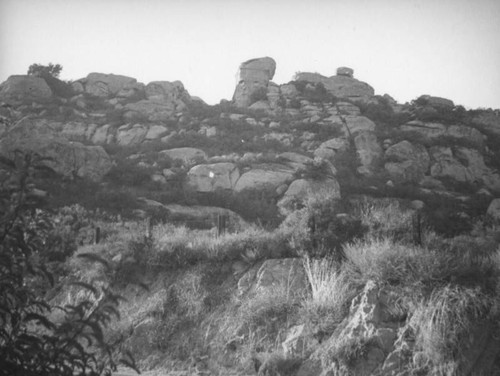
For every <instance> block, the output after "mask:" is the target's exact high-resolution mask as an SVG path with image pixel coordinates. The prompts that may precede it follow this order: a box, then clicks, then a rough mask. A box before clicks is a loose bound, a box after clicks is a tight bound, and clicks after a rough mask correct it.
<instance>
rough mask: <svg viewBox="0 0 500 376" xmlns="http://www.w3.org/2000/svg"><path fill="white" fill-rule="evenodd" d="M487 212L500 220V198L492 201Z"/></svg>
mask: <svg viewBox="0 0 500 376" xmlns="http://www.w3.org/2000/svg"><path fill="white" fill-rule="evenodd" d="M486 214H488V215H489V216H491V217H492V218H494V219H496V220H497V221H500V198H495V199H494V200H493V201H491V203H490V205H489V206H488V210H487V211H486Z"/></svg>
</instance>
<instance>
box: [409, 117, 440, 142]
mask: <svg viewBox="0 0 500 376" xmlns="http://www.w3.org/2000/svg"><path fill="white" fill-rule="evenodd" d="M399 129H400V130H401V131H402V132H404V133H410V134H411V133H415V134H417V135H420V136H422V137H423V138H424V140H427V141H428V140H434V139H436V138H438V137H443V136H444V135H445V134H446V126H445V125H443V124H440V123H426V122H423V121H420V120H412V121H410V122H408V123H406V124H403V125H402V126H400V127H399Z"/></svg>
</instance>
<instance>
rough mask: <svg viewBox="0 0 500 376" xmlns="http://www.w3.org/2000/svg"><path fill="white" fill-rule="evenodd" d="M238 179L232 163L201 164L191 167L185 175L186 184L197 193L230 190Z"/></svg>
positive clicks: (238, 172) (238, 175)
mask: <svg viewBox="0 0 500 376" xmlns="http://www.w3.org/2000/svg"><path fill="white" fill-rule="evenodd" d="M239 177H240V171H239V170H238V167H237V166H236V165H235V164H234V163H229V162H226V163H214V164H203V165H197V166H194V167H192V168H191V169H190V170H189V172H188V174H187V184H188V185H189V186H190V187H192V188H193V189H194V190H195V191H197V192H215V191H216V190H217V189H228V190H232V189H233V188H234V186H235V184H236V182H237V180H238V179H239Z"/></svg>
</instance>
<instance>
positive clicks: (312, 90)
mask: <svg viewBox="0 0 500 376" xmlns="http://www.w3.org/2000/svg"><path fill="white" fill-rule="evenodd" d="M275 70H276V62H275V61H274V60H273V59H272V58H269V57H264V58H257V59H252V60H248V61H246V62H244V63H242V64H241V66H240V70H239V83H238V85H237V87H236V89H235V94H234V98H233V102H232V104H224V106H222V105H221V106H218V107H217V106H215V107H213V109H210V106H206V105H205V104H203V103H202V102H200V101H197V100H195V99H192V98H191V97H190V95H189V93H188V92H187V91H186V90H185V88H184V86H183V85H182V83H181V82H179V81H175V82H166V81H155V82H151V83H148V84H147V85H145V84H143V83H140V82H137V80H136V79H134V78H132V77H127V76H121V75H115V74H102V73H90V74H89V75H88V76H87V77H86V78H83V79H80V80H77V81H75V82H73V84H72V88H73V90H74V92H73V96H70V97H68V98H62V97H59V96H58V95H57V93H54V92H53V91H52V90H51V88H50V87H49V86H48V85H47V84H46V82H45V81H44V79H43V78H40V77H33V76H12V77H10V78H9V79H8V80H7V81H6V82H4V83H3V84H2V85H1V86H0V100H1V101H3V102H4V103H6V104H9V107H8V108H4V110H3V112H4V113H5V114H7V115H8V117H9V118H10V119H11V120H12V122H15V121H16V120H19V119H20V118H21V117H23V116H26V115H28V116H30V117H31V119H32V120H29V121H24V122H22V124H20V125H17V126H16V127H12V125H8V124H7V122H4V123H2V125H1V127H0V134H3V135H1V137H2V141H1V142H2V145H3V147H2V149H3V150H2V152H3V153H4V154H5V153H9V152H10V151H11V150H13V149H15V148H21V149H23V150H32V151H35V152H39V153H40V152H41V151H43V153H42V154H43V155H45V154H46V155H47V156H51V157H52V158H54V160H55V161H57V162H54V164H53V167H54V170H55V171H56V172H57V173H59V174H60V175H62V176H65V177H68V176H73V175H74V176H80V177H91V178H92V179H94V180H101V179H102V178H103V177H104V176H105V174H106V173H107V171H108V170H109V169H110V166H111V159H110V158H109V156H108V155H107V154H106V152H105V151H104V150H103V149H102V148H99V147H97V145H99V146H104V147H105V148H109V147H114V145H116V146H119V147H125V148H131V147H135V148H140V149H141V150H144V151H145V150H147V149H148V147H149V145H151V146H152V145H155V146H154V148H155V150H157V151H161V153H162V154H161V155H162V156H163V158H168V159H170V160H173V161H177V162H175V163H177V164H179V166H180V167H181V169H182V170H183V171H184V172H185V174H186V175H185V176H186V177H185V183H186V185H187V186H188V187H190V189H192V190H194V191H197V192H215V191H217V190H223V191H224V190H225V191H227V192H235V193H237V192H241V191H243V190H262V189H265V190H269V189H271V190H274V191H275V194H276V200H277V201H279V200H281V199H285V198H286V200H288V199H289V196H290V194H291V193H290V192H295V191H297V192H298V191H302V190H304V189H305V188H301V189H300V190H296V189H289V188H292V187H295V186H299V183H294V182H295V181H304V182H303V183H300V186H301V187H306V186H310V187H314V186H315V185H314V184H316V183H314V181H315V180H314V179H318V178H320V180H321V178H322V179H326V178H327V179H329V181H332V184H334V185H335V184H338V183H339V179H340V180H342V179H344V178H345V176H346V173H347V174H348V175H349V174H350V175H352V176H357V177H359V178H360V179H361V180H360V183H359V184H363V183H362V180H363V179H372V180H374V179H375V180H377V181H379V182H381V183H382V185H379V186H378V188H375V189H377V190H379V191H380V190H385V189H386V188H387V187H389V188H392V187H404V186H408V185H412V186H413V187H414V188H416V189H417V190H419V194H421V195H422V196H426V195H433V194H438V195H439V194H447V195H450V194H451V195H455V196H457V197H458V196H462V198H461V200H464V199H465V200H466V199H467V198H464V197H465V196H467V197H469V198H470V197H472V196H474V195H476V194H481V195H482V196H483V197H486V196H488V197H490V198H491V199H490V200H493V199H494V198H495V197H498V196H499V195H500V174H499V172H498V167H499V164H498V163H497V160H498V158H499V150H498V147H497V146H496V145H497V144H496V142H497V140H498V137H499V135H500V131H499V129H500V120H499V116H498V113H497V112H494V111H470V112H469V113H467V112H464V111H462V110H461V109H460V108H459V107H456V106H455V105H454V103H453V102H452V101H450V100H448V99H444V98H438V97H432V96H428V95H427V96H422V97H420V98H419V99H418V100H416V101H415V102H414V103H412V104H406V105H401V104H398V103H396V102H395V101H394V100H393V99H392V98H390V97H389V96H385V97H380V96H375V94H374V90H373V88H372V87H370V86H369V85H368V84H366V83H364V82H362V81H359V80H357V79H355V78H354V71H353V70H352V69H350V68H348V67H341V68H339V69H338V70H337V74H336V75H334V76H331V77H326V76H322V75H320V74H318V73H305V72H303V73H298V74H297V75H296V77H295V79H294V81H291V82H289V83H287V84H283V85H277V84H274V83H273V82H272V81H271V80H272V78H273V76H274V73H275ZM214 109H215V112H214ZM256 111H257V112H256ZM28 123H29V128H30V130H29V131H20V129H24V128H25V127H26V124H28ZM241 132H243V134H244V136H242V137H239V136H238V133H240V134H241ZM195 139H196V140H195ZM30 140H33V142H31V141H30ZM35 140H39V141H40V142H34V141H35ZM190 140H191V141H195V142H196V146H195V145H193V144H192V142H191V141H190ZM229 140H230V141H229ZM216 144H217V145H219V146H218V147H217V148H214V145H216ZM56 145H57V147H56ZM92 145H95V146H92ZM264 145H269V146H264ZM276 148H277V149H279V150H280V151H281V152H286V153H289V154H288V155H289V156H290V155H292V154H293V155H295V157H294V158H292V160H286V157H285V158H284V157H280V154H279V153H276V151H275V150H273V149H276ZM216 149H218V151H217V150H216ZM256 149H260V150H259V152H253V151H252V150H256ZM277 149H276V150H277ZM49 150H50V151H49ZM281 155H285V154H283V153H282V154H281ZM134 158H135V159H134V161H136V163H138V164H141V163H142V166H144V167H147V168H148V169H153V170H154V169H155V163H151V161H150V162H147V163H146V162H144V161H143V157H142V156H141V154H139V155H136V156H135V157H134ZM262 161H265V162H271V163H261V162H262ZM148 163H149V164H148ZM346 163H347V164H346ZM94 165H95V166H94ZM315 165H316V166H319V165H322V166H323V167H322V168H325V167H324V166H326V165H328V166H329V167H327V168H326V170H323V171H322V172H321V174H320V175H316V176H315V178H313V179H311V178H310V177H308V174H309V173H308V171H310V170H311V169H312V170H314V168H316V167H314V166H315ZM156 169H157V171H155V172H153V173H152V174H151V179H153V180H154V181H156V182H158V183H160V184H168V183H167V181H168V180H169V179H170V178H171V176H172V174H174V175H175V173H173V172H172V170H171V169H162V168H156ZM177 171H178V170H177ZM339 171H340V174H341V175H342V176H339ZM304 178H305V179H304ZM292 183H294V185H291V184H292ZM321 184H323V183H321ZM340 185H341V186H342V185H343V183H342V181H340ZM384 187H385V188H384ZM464 187H467V189H466V191H467V194H466V195H465V196H464ZM311 189H312V188H311ZM306 190H307V191H309V188H308V189H306ZM313 190H314V189H313ZM287 191H288V192H289V193H288V194H286V195H285V192H287ZM334 191H337V192H338V191H339V190H338V189H334ZM337 194H338V193H337ZM389 194H390V193H389ZM286 200H285V201H286Z"/></svg>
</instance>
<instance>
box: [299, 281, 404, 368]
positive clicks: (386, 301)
mask: <svg viewBox="0 0 500 376" xmlns="http://www.w3.org/2000/svg"><path fill="white" fill-rule="evenodd" d="M395 298H397V296H395V295H394V294H392V293H391V292H390V291H386V290H384V289H381V288H380V287H379V286H377V284H376V283H374V282H373V281H368V282H367V283H366V285H365V288H364V290H363V292H362V293H361V294H360V295H358V296H357V297H356V298H355V299H354V300H353V301H352V304H351V309H350V313H349V315H348V316H347V318H345V319H344V321H343V322H342V323H341V324H340V325H339V326H338V327H337V329H336V330H335V331H334V333H333V334H332V336H331V337H330V338H329V339H328V340H327V341H326V342H325V343H323V344H322V345H321V347H320V348H319V349H318V350H317V351H316V352H315V353H313V354H312V356H311V357H310V358H309V359H308V360H307V361H306V362H304V364H303V365H302V367H301V368H300V369H299V372H298V373H297V375H300V376H306V375H307V376H319V375H327V374H349V375H356V376H369V375H373V374H377V372H378V373H379V374H383V375H392V373H390V372H391V371H390V370H389V369H388V367H386V365H385V364H384V361H385V359H386V358H389V357H391V355H392V353H393V352H394V351H396V346H395V343H396V341H397V340H398V336H399V333H398V328H401V327H403V325H404V323H405V316H401V317H400V316H397V315H394V314H393V313H392V312H391V307H393V306H394V304H395V301H396V299H395ZM356 339H358V340H360V339H361V341H363V340H364V341H366V349H365V351H364V356H362V357H359V358H357V359H356V362H355V363H354V364H351V365H350V367H349V368H348V367H347V365H345V364H343V363H342V362H341V361H340V360H338V359H337V358H336V357H335V354H336V353H338V352H339V350H340V349H341V348H342V346H343V345H344V344H347V343H349V341H354V340H356ZM327 354H328V355H327ZM325 355H327V356H325ZM399 360H400V363H402V359H400V358H399ZM339 370H340V373H338V372H339Z"/></svg>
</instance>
